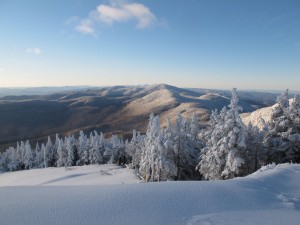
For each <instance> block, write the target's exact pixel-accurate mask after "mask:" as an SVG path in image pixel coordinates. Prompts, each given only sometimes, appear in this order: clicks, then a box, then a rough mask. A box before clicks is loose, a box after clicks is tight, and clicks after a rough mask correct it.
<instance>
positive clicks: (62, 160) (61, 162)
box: [56, 139, 68, 167]
mask: <svg viewBox="0 0 300 225" xmlns="http://www.w3.org/2000/svg"><path fill="white" fill-rule="evenodd" d="M67 156H68V152H67V150H66V148H65V146H64V142H63V140H61V139H58V146H57V158H58V159H57V162H56V165H57V167H62V166H66V165H67Z"/></svg>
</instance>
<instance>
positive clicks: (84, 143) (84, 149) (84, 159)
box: [76, 130, 88, 166]
mask: <svg viewBox="0 0 300 225" xmlns="http://www.w3.org/2000/svg"><path fill="white" fill-rule="evenodd" d="M78 158H79V159H78V160H77V162H76V165H77V166H81V165H87V164H88V139H87V137H86V135H85V134H84V133H83V131H82V130H81V131H80V132H79V137H78Z"/></svg>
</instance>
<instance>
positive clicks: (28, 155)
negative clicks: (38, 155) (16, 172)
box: [24, 140, 34, 170]
mask: <svg viewBox="0 0 300 225" xmlns="http://www.w3.org/2000/svg"><path fill="white" fill-rule="evenodd" d="M33 163H34V158H33V153H32V149H31V146H30V144H29V141H28V140H27V141H26V144H25V155H24V166H25V169H27V170H28V169H31V168H32V166H33Z"/></svg>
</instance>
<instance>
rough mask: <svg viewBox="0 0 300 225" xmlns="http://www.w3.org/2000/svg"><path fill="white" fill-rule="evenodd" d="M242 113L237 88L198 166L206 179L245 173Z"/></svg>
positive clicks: (244, 136)
mask: <svg viewBox="0 0 300 225" xmlns="http://www.w3.org/2000/svg"><path fill="white" fill-rule="evenodd" d="M240 111H241V107H239V106H238V98H237V93H236V89H235V88H234V89H233V90H232V97H231V101H230V105H229V106H228V110H226V109H223V110H222V111H221V113H220V116H219V118H218V123H217V125H216V126H215V128H214V130H213V132H212V134H211V138H210V141H209V142H208V143H207V147H206V150H205V151H204V153H203V154H202V155H201V161H200V162H199V164H198V166H197V169H199V172H200V173H201V174H202V175H203V176H204V178H205V179H227V178H232V177H235V176H240V175H244V174H245V168H243V166H244V163H245V158H246V143H245V139H246V128H245V125H244V124H243V122H242V120H241V118H240V116H239V112H240Z"/></svg>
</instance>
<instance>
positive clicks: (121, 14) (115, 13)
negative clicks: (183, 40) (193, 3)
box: [75, 0, 157, 34]
mask: <svg viewBox="0 0 300 225" xmlns="http://www.w3.org/2000/svg"><path fill="white" fill-rule="evenodd" d="M128 21H135V23H136V27H137V28H139V29H144V28H146V27H149V26H150V25H152V24H154V23H155V22H157V19H156V16H155V15H154V13H152V12H151V10H150V9H149V8H148V7H146V6H145V5H143V4H140V3H129V2H127V1H124V0H111V1H110V2H109V4H107V5H106V4H100V5H99V6H98V7H97V8H96V10H94V11H92V12H90V13H89V16H88V17H87V18H85V19H82V20H81V21H80V23H79V24H78V25H77V26H76V27H75V29H76V30H77V31H79V32H82V33H85V34H93V33H95V32H96V25H97V24H107V25H113V24H115V23H125V22H128Z"/></svg>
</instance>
